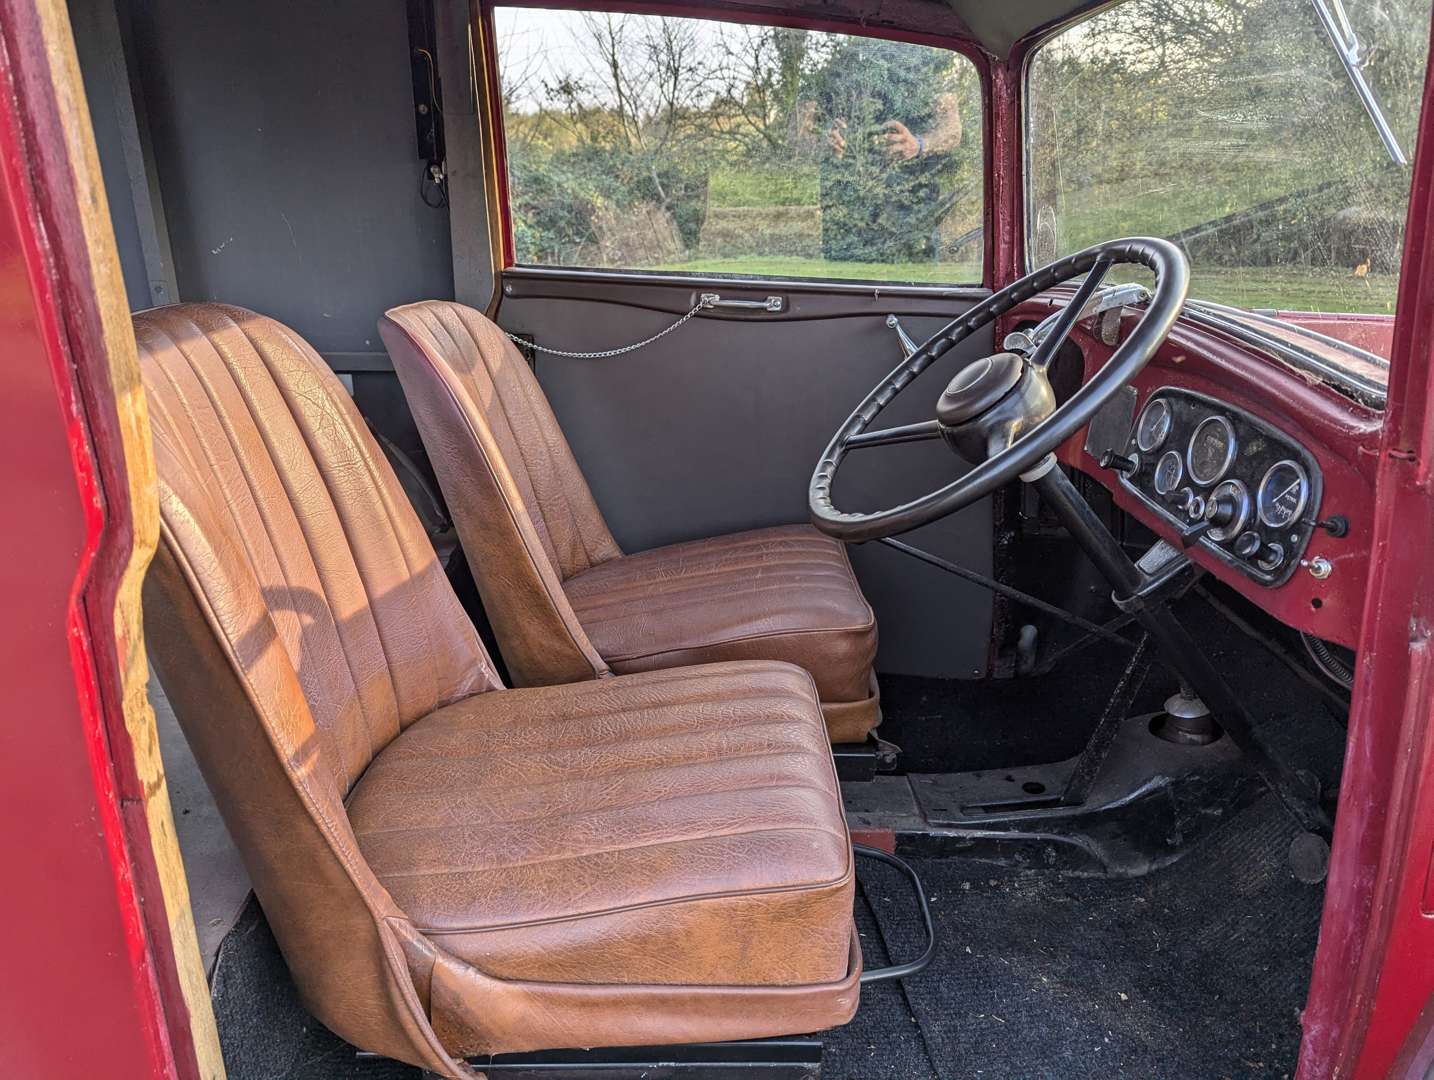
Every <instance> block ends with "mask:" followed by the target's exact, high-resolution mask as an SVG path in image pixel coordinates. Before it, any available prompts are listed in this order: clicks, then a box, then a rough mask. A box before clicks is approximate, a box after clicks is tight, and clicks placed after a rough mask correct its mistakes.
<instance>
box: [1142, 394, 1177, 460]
mask: <svg viewBox="0 0 1434 1080" xmlns="http://www.w3.org/2000/svg"><path fill="white" fill-rule="evenodd" d="M1170 420H1171V416H1170V403H1169V402H1168V401H1166V400H1165V399H1164V398H1156V399H1155V400H1154V401H1151V402H1150V403H1148V404H1147V405H1146V406H1145V411H1144V412H1142V413H1141V414H1140V423H1138V424H1137V425H1136V426H1135V445H1136V446H1138V447H1139V448H1140V450H1141V452H1142V453H1146V454H1148V453H1150V452H1151V451H1152V450H1155V449H1158V448H1159V446H1160V444H1161V443H1163V442H1164V441H1165V440H1166V438H1167V437H1168V436H1169V435H1170Z"/></svg>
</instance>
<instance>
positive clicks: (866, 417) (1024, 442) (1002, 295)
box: [807, 237, 1190, 543]
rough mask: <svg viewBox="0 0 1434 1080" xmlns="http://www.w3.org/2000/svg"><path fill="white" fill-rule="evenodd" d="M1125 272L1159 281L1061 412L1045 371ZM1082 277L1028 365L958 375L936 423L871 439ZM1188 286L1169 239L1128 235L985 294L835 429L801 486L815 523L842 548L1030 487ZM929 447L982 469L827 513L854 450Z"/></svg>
mask: <svg viewBox="0 0 1434 1080" xmlns="http://www.w3.org/2000/svg"><path fill="white" fill-rule="evenodd" d="M1122 263H1136V264H1139V265H1141V266H1145V267H1148V268H1149V269H1151V270H1153V271H1154V272H1155V291H1154V293H1153V294H1152V296H1151V299H1150V303H1149V305H1148V306H1147V307H1146V309H1145V313H1144V314H1143V315H1142V316H1141V319H1140V322H1139V323H1137V324H1136V326H1135V328H1134V329H1133V330H1132V331H1131V332H1130V334H1129V335H1128V336H1127V337H1126V339H1125V340H1124V341H1123V342H1122V343H1121V345H1120V347H1119V348H1118V349H1116V350H1115V352H1114V353H1113V354H1112V355H1111V357H1110V359H1109V360H1107V361H1106V362H1105V364H1104V365H1103V366H1102V367H1101V368H1100V370H1099V371H1097V372H1096V373H1095V375H1093V376H1092V377H1091V379H1090V381H1089V382H1087V383H1085V384H1084V385H1083V386H1082V387H1081V388H1080V389H1079V390H1077V391H1076V392H1075V393H1074V394H1072V395H1071V397H1070V398H1069V399H1068V400H1067V401H1066V402H1065V404H1064V405H1061V406H1060V407H1059V408H1057V407H1056V399H1055V394H1054V392H1053V391H1052V389H1051V384H1050V380H1049V379H1048V378H1047V376H1046V369H1047V367H1049V366H1050V362H1051V360H1053V359H1054V358H1055V355H1056V352H1057V351H1058V350H1059V349H1060V347H1061V346H1062V345H1063V344H1064V343H1065V340H1066V338H1067V337H1068V336H1069V335H1070V331H1071V327H1073V326H1074V325H1075V324H1076V322H1077V321H1078V320H1079V319H1080V318H1081V317H1082V314H1083V312H1082V309H1083V308H1084V307H1085V306H1086V304H1087V302H1088V301H1089V300H1090V299H1091V297H1092V296H1093V295H1094V293H1095V291H1096V289H1098V288H1099V287H1100V284H1101V282H1102V281H1103V280H1104V278H1105V275H1106V274H1107V273H1108V272H1109V271H1110V269H1111V267H1113V266H1116V265H1118V264H1122ZM1081 274H1086V278H1085V280H1084V281H1083V282H1082V283H1081V285H1080V288H1079V289H1078V290H1077V291H1076V294H1075V296H1074V297H1073V298H1072V299H1071V301H1070V303H1068V304H1067V305H1066V307H1065V309H1064V310H1063V311H1061V312H1060V313H1059V315H1058V316H1056V317H1055V322H1054V325H1053V326H1052V327H1051V329H1050V332H1049V333H1048V334H1046V336H1045V337H1044V338H1042V339H1041V340H1040V341H1039V342H1038V343H1035V347H1034V348H1033V349H1032V350H1031V353H1030V355H1029V356H1022V355H1021V354H1019V353H1016V352H999V353H996V354H995V355H993V356H988V357H986V358H985V359H983V360H978V361H976V362H975V363H974V364H970V365H968V366H967V367H965V368H963V369H962V370H961V371H960V372H959V373H958V374H957V375H956V377H955V378H954V379H952V380H951V382H950V383H949V384H948V385H947V387H946V389H945V391H944V392H943V393H942V394H941V397H940V398H939V399H938V400H937V402H936V419H935V420H930V421H926V422H925V423H919V424H906V425H903V426H902V427H896V428H888V429H885V430H879V431H870V432H869V431H867V428H868V427H869V426H870V425H871V422H872V421H873V420H875V419H876V417H877V416H878V415H879V414H880V413H881V411H882V410H883V409H884V408H886V407H887V406H888V405H890V404H891V403H892V401H894V400H895V399H896V396H897V395H898V394H900V393H901V391H902V390H904V389H906V387H907V386H909V385H910V384H911V382H912V380H914V379H915V378H916V377H917V376H918V375H920V374H921V373H922V372H923V371H925V370H926V369H927V368H928V367H930V366H931V365H932V364H933V363H934V362H935V361H936V360H937V359H938V358H939V357H940V356H941V355H942V354H944V353H945V352H947V350H949V349H950V348H951V347H952V346H954V345H956V344H958V343H959V342H961V341H963V340H965V339H966V338H967V337H970V336H971V334H973V333H975V332H976V331H977V330H979V329H981V328H982V327H983V326H985V325H987V324H988V323H990V322H992V321H994V320H995V319H997V318H999V317H1000V316H1002V315H1004V314H1005V313H1006V312H1008V311H1010V310H1011V309H1012V308H1013V307H1015V306H1016V305H1017V304H1020V303H1023V302H1024V301H1026V300H1029V299H1030V298H1031V297H1033V296H1035V295H1036V294H1037V293H1040V292H1044V291H1045V290H1046V289H1049V288H1050V287H1051V286H1053V285H1059V284H1061V283H1063V282H1066V281H1070V280H1071V279H1072V278H1075V277H1078V276H1079V275H1081ZM1189 286H1190V269H1189V266H1188V264H1187V263H1186V261H1185V256H1184V255H1183V254H1182V253H1181V252H1180V249H1179V248H1177V247H1176V246H1175V245H1174V244H1171V243H1170V242H1168V241H1166V240H1157V239H1154V238H1152V237H1131V238H1128V239H1125V240H1108V241H1106V242H1105V243H1103V244H1096V245H1095V246H1093V247H1088V248H1086V249H1085V250H1084V251H1078V252H1076V253H1075V254H1074V255H1068V256H1067V257H1066V258H1064V259H1060V260H1059V261H1057V262H1053V263H1051V264H1050V265H1048V266H1044V267H1042V268H1041V269H1039V270H1035V271H1033V272H1032V273H1030V274H1027V275H1026V276H1025V277H1023V278H1021V279H1020V280H1019V281H1016V282H1013V283H1012V284H1010V285H1008V286H1006V287H1005V288H1004V289H1002V290H1001V291H1000V292H998V293H995V294H993V295H992V296H989V297H987V298H986V299H985V300H983V301H981V303H979V304H977V305H976V306H975V307H973V308H972V309H971V310H970V311H968V312H966V313H965V314H964V315H962V316H961V317H960V318H958V319H954V320H953V321H951V322H950V323H948V324H947V325H946V326H944V327H943V328H942V329H940V330H938V331H937V332H936V334H935V335H933V336H932V337H931V338H930V339H928V340H927V342H926V343H925V344H924V345H922V346H921V347H920V348H919V349H917V350H915V351H914V352H912V353H911V354H910V355H909V356H907V357H906V359H905V360H903V361H902V362H901V363H900V364H899V365H897V367H896V368H895V370H893V371H892V372H891V374H889V375H888V376H886V378H884V379H883V380H882V381H881V382H880V383H878V384H877V386H876V388H875V389H873V390H872V391H871V393H869V394H868V395H867V396H866V398H865V399H864V400H863V401H862V403H861V404H860V405H859V406H857V409H856V411H855V412H853V413H852V414H851V416H849V417H848V418H847V420H846V423H844V424H842V426H841V427H840V428H839V429H838V430H837V433H836V434H835V435H834V436H833V437H832V440H831V442H830V443H828V444H827V448H826V450H825V451H823V453H822V456H821V460H819V461H818V462H817V467H816V470H815V471H814V472H813V473H812V481H811V485H810V487H809V488H808V492H807V502H808V505H809V507H810V509H811V517H812V524H813V525H815V526H816V527H817V528H818V529H820V530H821V531H822V532H824V533H827V534H829V535H831V536H834V537H836V538H837V539H839V540H844V541H847V542H848V543H859V542H861V541H863V540H875V539H877V538H879V537H883V536H894V535H896V534H897V533H903V532H907V531H909V530H911V529H915V528H918V527H919V526H921V525H926V524H928V523H929V522H932V521H935V520H937V519H938V518H943V517H945V516H946V515H948V514H952V513H955V512H956V511H957V510H960V509H961V508H962V507H963V506H967V505H969V504H971V503H973V502H975V501H976V500H977V499H979V498H981V497H982V496H984V495H988V494H990V493H991V492H992V491H994V490H996V489H997V488H998V487H1001V486H1002V485H1004V484H1007V483H1010V481H1012V480H1013V479H1015V478H1016V477H1018V476H1019V477H1020V478H1021V479H1022V480H1027V481H1034V480H1037V479H1039V478H1040V477H1041V476H1044V475H1045V473H1046V472H1048V471H1049V470H1050V469H1052V468H1053V467H1054V466H1055V462H1056V459H1055V454H1054V453H1053V451H1054V450H1055V449H1056V447H1058V446H1060V445H1061V443H1063V442H1065V440H1066V439H1068V438H1070V436H1071V435H1073V434H1074V433H1075V432H1077V431H1079V430H1080V429H1081V428H1082V427H1084V426H1085V425H1086V424H1087V423H1089V422H1090V420H1091V418H1092V417H1093V416H1094V415H1095V414H1096V413H1097V412H1098V411H1099V410H1100V407H1101V406H1102V405H1104V404H1105V403H1106V402H1107V401H1109V400H1110V399H1111V398H1112V397H1114V396H1115V395H1116V393H1117V392H1118V391H1119V390H1120V388H1121V387H1122V386H1124V385H1125V384H1126V383H1128V382H1130V380H1131V379H1132V378H1133V377H1134V376H1135V375H1136V373H1137V372H1139V371H1140V369H1141V368H1143V367H1144V366H1145V365H1146V364H1147V363H1148V362H1149V360H1150V358H1151V357H1152V356H1153V355H1155V350H1156V349H1158V348H1159V347H1160V344H1161V342H1163V341H1164V340H1165V338H1166V336H1167V335H1168V334H1169V333H1170V328H1171V326H1173V325H1174V323H1175V319H1176V317H1177V316H1178V315H1179V314H1180V308H1181V306H1182V305H1183V304H1184V303H1185V294H1186V292H1187V291H1188V289H1189ZM936 438H941V439H944V440H946V442H947V444H948V445H949V446H950V447H951V448H952V449H953V450H956V451H957V452H958V453H960V454H961V455H962V456H963V457H965V458H966V459H967V460H969V461H975V462H978V464H977V465H976V466H975V467H974V468H973V469H971V471H970V472H968V473H966V474H965V475H963V476H961V477H960V478H959V479H957V480H954V481H952V482H951V483H949V484H947V485H946V486H945V487H943V488H940V489H938V490H936V491H933V492H931V493H930V494H928V495H923V496H922V497H921V498H919V499H914V500H912V501H911V502H907V503H903V504H901V505H900V506H893V507H891V508H890V509H888V510H877V511H873V512H872V513H867V514H852V513H846V512H844V511H841V510H838V509H837V508H836V506H835V505H833V503H832V485H833V483H834V482H835V480H836V474H837V469H838V468H839V467H840V465H841V463H842V459H843V458H845V457H846V455H847V453H848V452H849V451H851V450H856V449H860V448H864V447H872V446H886V445H890V444H893V443H905V442H919V441H922V440H924V439H936Z"/></svg>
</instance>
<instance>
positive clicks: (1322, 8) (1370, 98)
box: [1310, 0, 1409, 165]
mask: <svg viewBox="0 0 1434 1080" xmlns="http://www.w3.org/2000/svg"><path fill="white" fill-rule="evenodd" d="M1310 2H1311V3H1313V4H1314V9H1315V14H1316V15H1318V16H1319V21H1320V23H1321V25H1323V26H1324V30H1325V33H1326V34H1328V35H1329V40H1330V44H1332V45H1333V46H1334V51H1335V53H1336V55H1338V56H1339V62H1340V63H1341V64H1343V65H1344V70H1345V72H1346V73H1347V74H1348V75H1349V81H1350V82H1351V83H1353V84H1354V92H1355V93H1356V94H1358V95H1359V100H1360V102H1361V103H1362V104H1363V105H1364V111H1365V112H1367V113H1369V119H1370V120H1371V121H1372V122H1373V123H1374V129H1375V130H1376V131H1378V132H1379V138H1380V140H1381V141H1382V142H1383V143H1384V148H1385V149H1386V150H1388V151H1389V156H1390V157H1391V158H1393V159H1394V164H1396V165H1408V164H1409V159H1408V158H1407V157H1405V156H1404V151H1403V149H1401V147H1400V145H1399V139H1398V137H1397V136H1396V135H1395V134H1394V129H1393V128H1392V127H1390V126H1389V121H1388V120H1387V119H1385V116H1384V110H1383V109H1381V108H1380V107H1379V99H1378V98H1376V97H1375V96H1374V91H1373V90H1372V89H1370V86H1369V83H1368V82H1367V81H1366V80H1365V78H1364V64H1365V61H1366V60H1367V59H1368V57H1366V56H1365V55H1364V46H1363V45H1361V44H1360V41H1359V35H1358V34H1356V33H1355V32H1354V27H1353V26H1352V25H1351V24H1350V21H1349V16H1348V15H1346V14H1345V11H1344V4H1343V3H1342V2H1341V0H1310Z"/></svg>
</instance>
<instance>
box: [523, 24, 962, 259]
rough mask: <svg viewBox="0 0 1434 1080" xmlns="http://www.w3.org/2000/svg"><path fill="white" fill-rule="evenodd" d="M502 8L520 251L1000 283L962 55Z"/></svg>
mask: <svg viewBox="0 0 1434 1080" xmlns="http://www.w3.org/2000/svg"><path fill="white" fill-rule="evenodd" d="M495 22H496V27H497V44H498V54H499V58H498V62H499V71H500V75H501V79H502V87H503V117H504V127H505V135H506V142H507V151H508V186H509V196H510V203H511V208H512V226H513V236H514V244H515V248H516V258H517V262H518V263H519V264H527V265H545V266H582V267H610V268H621V269H635V270H661V271H678V272H694V273H703V274H736V275H745V276H762V277H770V276H777V277H804V278H827V279H829V278H847V279H866V280H878V281H899V282H924V281H937V282H951V283H955V282H976V281H980V280H981V256H982V248H983V245H982V241H981V204H982V172H983V170H982V163H981V146H982V139H981V113H980V91H979V84H978V81H977V76H976V72H975V69H974V67H973V66H972V65H971V63H970V62H969V61H968V60H966V59H965V58H964V57H962V56H960V55H959V54H957V53H954V52H950V51H947V50H945V49H935V48H929V47H926V46H922V45H910V44H905V43H902V42H895V41H884V40H879V39H875V38H861V37H853V36H847V35H841V34H825V33H818V32H815V31H806V30H796V29H785V28H776V27H765V26H749V25H738V24H731V23H721V22H715V21H708V20H702V19H688V18H673V17H666V16H650V15H626V14H609V13H602V14H594V13H589V12H580V11H553V10H539V9H532V8H499V9H498V10H497V11H496V12H495Z"/></svg>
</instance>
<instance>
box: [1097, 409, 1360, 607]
mask: <svg viewBox="0 0 1434 1080" xmlns="http://www.w3.org/2000/svg"><path fill="white" fill-rule="evenodd" d="M1112 464H1113V465H1114V467H1115V468H1116V472H1117V475H1118V476H1119V483H1120V484H1121V485H1122V486H1124V487H1125V488H1126V489H1127V490H1128V491H1130V492H1132V493H1133V494H1134V495H1136V497H1137V498H1139V499H1140V500H1141V501H1142V502H1143V503H1144V504H1145V505H1146V506H1147V507H1149V508H1150V509H1151V510H1153V511H1154V512H1155V513H1156V514H1158V515H1159V516H1160V517H1161V518H1163V519H1164V520H1165V521H1166V522H1168V523H1169V524H1170V525H1173V526H1174V527H1175V528H1177V529H1178V530H1179V531H1180V533H1181V538H1182V540H1183V541H1185V542H1187V543H1190V542H1193V543H1195V544H1199V545H1200V546H1201V547H1202V548H1204V549H1205V550H1206V551H1208V552H1210V553H1211V554H1213V555H1214V556H1215V557H1216V558H1218V559H1219V560H1220V561H1221V562H1223V563H1225V564H1226V565H1227V566H1230V567H1233V568H1234V569H1236V570H1237V571H1239V572H1240V573H1241V574H1244V575H1245V576H1246V577H1248V578H1251V579H1253V580H1255V581H1257V582H1259V583H1260V584H1262V585H1266V586H1275V585H1281V584H1283V583H1284V582H1286V581H1288V580H1289V578H1290V576H1291V574H1293V573H1294V571H1295V569H1296V568H1297V567H1298V566H1299V565H1300V561H1301V558H1302V557H1303V555H1304V553H1305V550H1306V548H1307V547H1308V546H1309V542H1310V538H1311V536H1312V535H1313V533H1314V531H1315V529H1316V528H1317V527H1319V525H1318V522H1319V520H1320V519H1319V516H1318V515H1319V509H1320V499H1321V495H1322V493H1323V476H1322V473H1321V470H1320V465H1319V461H1318V459H1317V458H1316V457H1315V456H1314V455H1313V454H1311V453H1310V452H1309V451H1308V450H1306V449H1305V448H1304V447H1303V446H1302V445H1300V443H1299V442H1298V441H1296V440H1295V439H1294V438H1292V437H1291V436H1289V435H1286V434H1285V433H1284V432H1282V431H1280V430H1279V429H1278V428H1276V427H1274V426H1273V425H1271V424H1268V423H1266V422H1265V421H1263V420H1261V419H1259V418H1257V417H1255V416H1253V415H1251V414H1250V413H1248V412H1246V411H1244V410H1242V409H1237V408H1235V407H1234V406H1232V405H1229V404H1227V403H1225V402H1222V401H1220V400H1218V399H1217V398H1213V397H1210V396H1207V395H1205V394H1199V393H1195V392H1193V391H1190V390H1182V389H1178V388H1175V387H1163V388H1160V389H1158V390H1156V391H1155V392H1154V393H1152V394H1151V395H1150V396H1149V397H1148V398H1147V399H1146V401H1145V404H1144V407H1143V408H1142V409H1141V411H1140V415H1139V416H1138V418H1136V420H1135V422H1134V424H1132V425H1131V427H1130V433H1129V436H1128V441H1127V443H1126V445H1125V447H1124V452H1123V453H1122V454H1120V455H1118V456H1114V460H1113V462H1112ZM1325 527H1326V528H1328V529H1332V530H1335V531H1336V532H1337V531H1338V530H1339V529H1340V528H1341V525H1340V523H1339V519H1337V518H1336V519H1332V520H1331V522H1330V523H1327V524H1326V526H1325ZM1345 527H1346V528H1347V525H1346V526H1345ZM1320 569H1321V568H1320V567H1319V566H1318V565H1317V566H1316V570H1315V572H1316V573H1318V572H1320Z"/></svg>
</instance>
